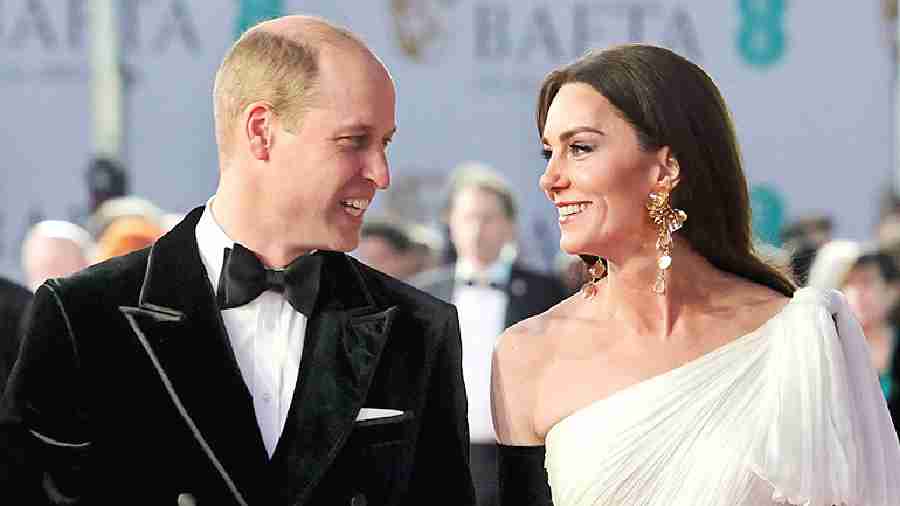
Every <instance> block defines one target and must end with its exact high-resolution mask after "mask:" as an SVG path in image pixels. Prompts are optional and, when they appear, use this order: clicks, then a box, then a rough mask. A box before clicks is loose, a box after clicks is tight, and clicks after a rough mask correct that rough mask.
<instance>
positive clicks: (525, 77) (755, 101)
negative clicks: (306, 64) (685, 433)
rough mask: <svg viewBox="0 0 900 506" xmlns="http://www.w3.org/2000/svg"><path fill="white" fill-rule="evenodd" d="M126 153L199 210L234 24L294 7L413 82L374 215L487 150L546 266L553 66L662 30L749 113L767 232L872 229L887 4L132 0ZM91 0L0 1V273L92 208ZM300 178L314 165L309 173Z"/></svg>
mask: <svg viewBox="0 0 900 506" xmlns="http://www.w3.org/2000/svg"><path fill="white" fill-rule="evenodd" d="M117 5H118V7H119V17H120V21H121V25H120V26H121V36H122V48H123V60H124V61H123V68H124V70H125V73H126V79H127V82H128V85H127V90H128V91H127V97H126V101H125V108H126V120H125V124H126V128H127V131H126V133H125V153H124V158H125V162H126V165H127V171H128V176H129V183H130V187H131V189H132V191H133V192H134V193H137V194H140V195H142V196H145V197H148V198H150V199H151V200H153V201H155V202H157V203H158V204H159V205H161V206H162V207H164V208H165V209H167V210H171V211H175V212H184V211H187V210H189V209H190V208H192V207H193V206H195V205H198V204H201V203H202V202H204V201H205V199H206V198H208V197H209V195H210V194H211V193H212V192H213V191H214V188H215V182H216V172H217V168H216V167H217V160H216V154H215V153H216V151H215V147H214V144H213V131H212V106H211V97H210V95H211V87H212V79H213V74H214V72H215V69H216V67H217V65H218V63H219V61H220V59H221V57H222V55H223V53H224V52H225V50H226V49H227V47H228V46H229V44H230V43H231V42H232V41H233V40H234V38H235V36H236V34H237V33H239V31H240V30H241V27H242V26H246V25H247V24H248V23H250V22H252V21H253V20H254V19H257V18H259V17H264V16H268V15H272V14H278V13H294V12H306V13H312V14H318V15H322V16H325V17H327V18H329V19H331V20H333V21H335V22H338V23H340V24H343V25H345V26H347V27H349V28H350V29H352V30H354V31H356V32H357V33H359V34H361V35H362V36H363V38H365V39H366V40H367V41H368V42H369V44H370V45H371V46H372V47H373V48H374V49H375V51H376V52H377V53H378V54H379V55H380V56H381V57H382V58H383V60H384V61H385V62H386V63H387V65H388V67H389V68H390V70H391V72H392V73H393V75H394V78H395V80H396V84H397V89H398V112H397V116H398V125H399V132H398V135H397V137H396V139H395V141H396V142H395V143H394V144H393V145H392V147H391V153H390V160H391V162H392V171H393V176H394V183H393V188H392V189H391V190H389V191H388V192H387V193H386V194H383V195H382V196H381V197H379V200H376V205H375V209H374V211H375V213H376V214H388V213H392V212H393V213H402V216H404V217H406V218H419V219H420V220H421V221H429V220H432V219H434V218H435V210H436V208H437V206H438V204H439V197H440V194H439V190H440V188H441V185H442V183H443V181H444V178H445V176H446V174H447V172H448V171H449V170H450V169H452V168H453V167H454V166H455V165H457V164H459V163H461V162H464V161H470V160H477V161H481V162H485V163H487V164H490V165H492V166H494V167H496V169H497V170H498V171H500V172H501V173H502V174H503V175H504V176H505V177H506V178H507V179H508V180H509V181H510V182H511V183H512V184H513V185H514V186H515V188H516V189H517V194H518V196H519V198H520V200H521V206H522V210H523V213H522V220H521V240H522V242H523V244H524V247H523V248H521V249H522V252H523V254H524V256H525V258H526V260H528V261H529V262H531V263H533V264H535V265H539V266H547V265H549V262H550V261H551V259H552V258H553V257H554V255H556V252H557V238H558V235H557V230H556V224H555V220H556V218H555V212H554V210H553V209H552V208H551V206H550V205H549V204H548V203H547V202H545V200H544V198H543V196H542V195H541V194H540V192H539V191H538V189H537V180H538V177H539V175H540V173H541V171H542V169H543V160H542V159H541V157H540V146H539V144H538V136H537V133H536V130H535V126H534V119H533V118H534V104H535V95H536V90H537V87H538V84H539V83H540V81H541V78H542V77H543V76H544V75H545V74H546V73H547V72H548V71H549V70H550V69H552V68H553V67H555V66H557V65H559V64H561V63H564V62H568V61H571V60H572V59H574V58H576V57H577V56H578V55H580V54H582V53H583V52H584V50H585V49H587V48H589V47H602V46H607V45H611V44H617V43H622V42H628V41H646V42H654V43H659V44H663V45H666V46H668V47H671V48H672V49H674V50H676V51H678V52H680V53H682V54H684V55H686V56H687V57H689V58H691V59H693V60H694V61H696V62H698V63H700V64H701V65H702V66H704V67H705V68H706V69H707V70H708V71H709V72H710V74H711V75H712V76H713V77H714V79H715V80H716V81H717V83H718V84H719V86H720V87H721V89H722V91H723V93H724V95H725V98H726V101H727V102H728V103H729V105H730V106H731V108H732V112H733V113H734V117H735V121H736V125H737V129H738V133H739V138H740V141H741V144H742V148H743V154H744V160H745V163H746V168H747V172H748V175H749V177H750V180H751V183H752V184H753V185H754V197H755V202H756V206H757V207H756V212H757V218H758V226H759V230H760V231H761V234H763V235H771V234H772V233H773V230H774V229H775V228H776V227H777V225H778V223H779V222H780V221H781V220H785V219H790V218H792V217H796V216H800V215H807V214H811V213H826V214H830V215H832V216H833V217H834V218H835V220H836V223H837V227H838V234H839V235H842V236H849V237H855V238H860V239H862V238H866V237H868V236H869V234H870V232H871V230H872V227H873V225H874V223H875V218H876V214H877V202H878V198H879V197H880V195H881V194H882V193H883V192H884V190H885V188H886V187H887V186H888V185H889V184H890V181H891V173H892V167H893V159H894V155H893V144H894V142H893V110H894V105H893V98H892V89H893V73H894V70H893V69H894V60H893V56H892V49H891V44H892V42H890V38H889V34H890V28H888V27H887V26H886V23H885V21H884V20H883V19H882V16H881V10H880V9H881V2H879V1H876V0H869V1H865V2H814V1H811V0H800V1H789V0H756V1H750V0H634V1H628V0H611V1H604V0H432V1H426V0H366V1H349V0H318V1H316V0H296V1H291V0H283V1H281V0H268V1H267V0H242V1H237V0H234V1H224V0H217V1H211V0H210V1H195V0H121V1H120V2H117ZM86 13H87V1H86V0H2V2H0V103H2V111H3V115H4V118H3V119H4V121H3V122H4V126H3V133H2V134H0V153H2V157H0V165H2V167H3V168H2V170H3V179H2V181H3V184H2V185H0V274H2V275H7V276H11V277H13V278H17V279H21V273H20V268H19V246H20V241H21V239H22V237H23V235H24V233H25V231H26V229H27V227H28V226H29V224H31V223H33V222H34V221H35V220H38V219H41V218H62V219H72V220H75V221H83V220H84V218H85V213H86V210H87V203H88V183H87V179H86V170H87V166H88V162H89V160H90V158H91V154H92V148H91V145H90V144H91V131H90V129H91V126H90V125H91V122H90V105H89V103H90V89H89V67H88V61H87V58H88V40H89V37H88V32H87V16H86ZM301 177H302V176H301Z"/></svg>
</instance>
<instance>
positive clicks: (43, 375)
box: [0, 281, 91, 504]
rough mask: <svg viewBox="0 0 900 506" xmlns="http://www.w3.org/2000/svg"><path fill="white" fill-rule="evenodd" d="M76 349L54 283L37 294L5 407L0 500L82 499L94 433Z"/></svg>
mask: <svg viewBox="0 0 900 506" xmlns="http://www.w3.org/2000/svg"><path fill="white" fill-rule="evenodd" d="M84 391H85V390H84V385H82V381H81V376H80V367H79V359H78V349H77V346H76V344H75V339H74V336H73V335H72V332H71V328H70V326H69V322H68V317H67V315H66V312H65V309H64V307H63V304H62V301H61V300H60V298H59V295H58V294H57V292H56V290H55V285H54V284H53V282H52V281H51V282H48V283H45V284H44V285H43V286H42V287H41V288H40V289H39V290H38V292H37V294H36V296H35V300H34V307H33V311H32V313H31V318H30V325H29V326H28V328H27V329H26V331H25V335H24V339H23V342H22V348H21V353H20V355H19V360H18V361H17V363H16V366H15V368H14V369H13V371H12V374H11V376H10V380H9V384H8V385H7V389H6V392H5V395H4V397H3V401H2V404H0V431H2V438H3V439H4V441H2V442H3V443H5V444H7V445H8V451H7V452H4V453H6V455H4V456H3V457H0V458H3V459H4V460H5V461H4V462H3V464H2V465H0V503H3V504H6V503H7V502H9V504H13V502H12V501H11V499H13V498H15V499H16V500H17V501H22V500H23V498H27V499H25V500H26V501H27V502H26V503H27V504H79V503H80V501H79V498H80V497H81V490H80V487H81V486H83V485H84V484H85V482H86V481H88V480H87V473H89V462H88V460H89V456H90V451H91V437H90V431H89V426H88V419H87V411H86V410H85V409H84V404H83V402H82V393H83V392H84Z"/></svg>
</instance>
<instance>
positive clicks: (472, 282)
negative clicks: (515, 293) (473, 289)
mask: <svg viewBox="0 0 900 506" xmlns="http://www.w3.org/2000/svg"><path fill="white" fill-rule="evenodd" d="M461 281H462V284H463V285H465V286H480V287H482V288H492V289H494V290H503V285H502V284H500V283H497V282H496V281H488V280H486V279H477V278H464V279H462V280H461Z"/></svg>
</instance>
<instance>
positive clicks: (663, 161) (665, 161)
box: [656, 146, 681, 190]
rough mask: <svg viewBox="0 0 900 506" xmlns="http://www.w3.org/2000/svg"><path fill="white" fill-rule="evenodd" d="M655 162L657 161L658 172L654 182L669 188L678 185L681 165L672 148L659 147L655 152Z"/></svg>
mask: <svg viewBox="0 0 900 506" xmlns="http://www.w3.org/2000/svg"><path fill="white" fill-rule="evenodd" d="M657 162H658V163H659V172H658V173H657V178H656V184H657V185H659V186H661V187H663V188H667V189H669V190H672V189H673V188H675V187H676V186H678V183H679V182H680V181H681V165H680V164H679V163H678V157H677V155H676V154H675V152H674V151H672V148H670V147H669V146H663V147H662V148H660V149H659V151H658V153H657Z"/></svg>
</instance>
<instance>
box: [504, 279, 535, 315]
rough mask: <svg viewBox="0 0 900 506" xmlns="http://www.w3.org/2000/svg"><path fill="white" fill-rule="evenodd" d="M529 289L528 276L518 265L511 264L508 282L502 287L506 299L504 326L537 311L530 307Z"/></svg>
mask: <svg viewBox="0 0 900 506" xmlns="http://www.w3.org/2000/svg"><path fill="white" fill-rule="evenodd" d="M530 289H531V286H529V283H528V278H527V277H526V276H524V275H523V274H522V271H521V270H520V269H519V268H518V267H516V266H515V265H513V266H512V268H511V269H510V273H509V282H508V283H507V284H506V286H505V287H504V291H505V292H506V296H507V301H508V302H507V304H506V316H505V321H504V326H505V327H506V328H509V327H511V326H513V325H515V324H516V323H518V322H520V321H522V320H524V319H526V318H528V317H530V316H531V315H533V314H535V313H536V312H539V311H536V310H535V308H533V307H532V306H533V304H531V300H532V298H533V295H532V294H530V293H529V291H530Z"/></svg>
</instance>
